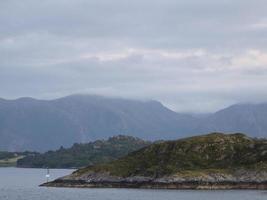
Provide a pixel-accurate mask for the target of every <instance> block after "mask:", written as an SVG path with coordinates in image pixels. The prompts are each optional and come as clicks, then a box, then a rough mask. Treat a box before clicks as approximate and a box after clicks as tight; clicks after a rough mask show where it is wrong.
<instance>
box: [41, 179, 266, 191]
mask: <svg viewBox="0 0 267 200" xmlns="http://www.w3.org/2000/svg"><path fill="white" fill-rule="evenodd" d="M40 187H65V188H128V189H130V188H132V189H173V190H267V181H266V182H215V183H214V182H173V183H159V182H158V183H157V182H86V181H82V180H59V179H57V180H55V181H52V182H48V183H43V184H41V185H40Z"/></svg>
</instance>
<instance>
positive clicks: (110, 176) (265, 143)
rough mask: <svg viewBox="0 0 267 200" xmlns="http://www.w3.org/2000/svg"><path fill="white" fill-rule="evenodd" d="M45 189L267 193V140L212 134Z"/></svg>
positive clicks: (157, 147) (152, 148)
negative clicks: (260, 190) (189, 190)
mask: <svg viewBox="0 0 267 200" xmlns="http://www.w3.org/2000/svg"><path fill="white" fill-rule="evenodd" d="M42 186H52V187H82V188H104V187H105V188H155V189H267V140H266V139H257V138H250V137H247V136H246V135H244V134H241V133H236V134H223V133H211V134H208V135H202V136H195V137H190V138H185V139H180V140H176V141H166V142H160V143H156V144H152V145H149V146H148V147H144V148H142V149H140V150H138V151H135V152H132V153H130V154H128V155H127V156H125V157H122V158H120V159H118V160H115V161H112V162H109V163H105V164H97V165H94V166H89V167H86V168H83V169H80V170H77V171H75V172H73V173H72V174H71V175H68V176H65V177H62V178H59V179H56V180H55V181H53V182H49V183H45V184H43V185H42Z"/></svg>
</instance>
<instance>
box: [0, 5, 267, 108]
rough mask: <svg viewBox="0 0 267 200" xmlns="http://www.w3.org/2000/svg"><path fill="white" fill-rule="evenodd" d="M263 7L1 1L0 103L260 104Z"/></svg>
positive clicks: (266, 59)
mask: <svg viewBox="0 0 267 200" xmlns="http://www.w3.org/2000/svg"><path fill="white" fill-rule="evenodd" d="M266 6H267V2H266V1H261V0H256V1H248V0H236V1H232V0H231V1H230V0H225V1H212V0H201V1H193V0H179V1H178V0H153V1H152V0H145V1H144V0H143V1H141V0H136V1H125V0H112V1H107V0H106V1H104V0H91V1H86V0H57V1H53V0H46V1H41V0H25V1H23V2H22V1H16V0H10V1H1V2H0V23H1V24H2V25H1V26H0V96H1V97H3V98H17V97H21V96H32V97H37V98H55V97H60V96H64V95H68V94H73V93H93V94H101V95H109V96H121V97H130V98H136V99H157V100H160V101H162V102H163V103H164V104H165V105H167V106H169V107H171V108H172V109H174V110H177V111H186V112H210V111H215V110H217V109H219V108H222V107H224V106H228V105H230V104H233V103H238V102H260V101H267V93H266V87H267V81H266V80H267V48H266V47H267V39H266V34H267V15H266V11H265V8H266Z"/></svg>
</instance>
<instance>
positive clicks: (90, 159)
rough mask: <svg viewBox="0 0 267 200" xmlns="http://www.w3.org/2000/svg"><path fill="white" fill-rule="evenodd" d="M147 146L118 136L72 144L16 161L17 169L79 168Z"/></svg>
mask: <svg viewBox="0 0 267 200" xmlns="http://www.w3.org/2000/svg"><path fill="white" fill-rule="evenodd" d="M149 144H150V142H147V141H144V140H141V139H139V138H135V137H131V136H123V135H119V136H114V137H111V138H109V139H108V140H97V141H95V142H90V143H86V144H74V145H73V146H72V147H71V148H66V149H65V148H63V147H61V148H60V149H58V150H57V151H48V152H46V153H43V154H35V155H29V156H26V157H24V158H22V159H20V160H18V162H17V167H31V168H47V167H48V168H81V167H85V166H88V165H95V164H99V163H106V162H109V161H112V160H115V159H118V158H120V157H122V156H125V155H127V154H128V153H130V152H133V151H135V150H138V149H141V148H143V147H145V146H147V145H149ZM0 155H1V154H0Z"/></svg>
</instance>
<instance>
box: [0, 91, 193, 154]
mask: <svg viewBox="0 0 267 200" xmlns="http://www.w3.org/2000/svg"><path fill="white" fill-rule="evenodd" d="M193 120H194V119H193V118H192V117H191V116H189V115H187V114H177V113H175V112H173V111H171V110H169V109H167V108H166V107H164V106H163V105H162V104H161V103H159V102H156V101H147V102H144V101H135V100H126V99H118V98H105V97H100V96H90V95H73V96H68V97H64V98H61V99H56V100H36V99H32V98H21V99H17V100H1V101H0V138H1V140H0V150H8V151H23V150H34V151H42V152H44V151H47V150H54V149H57V148H58V147H60V146H64V147H70V146H71V145H72V144H73V143H81V142H82V143H85V142H88V141H94V140H97V139H104V138H108V137H111V136H114V135H118V134H126V135H132V136H136V137H140V138H142V139H149V140H156V139H162V138H177V137H178V136H179V135H180V134H182V133H190V132H191V131H190V130H191V129H192V124H194V123H193Z"/></svg>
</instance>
